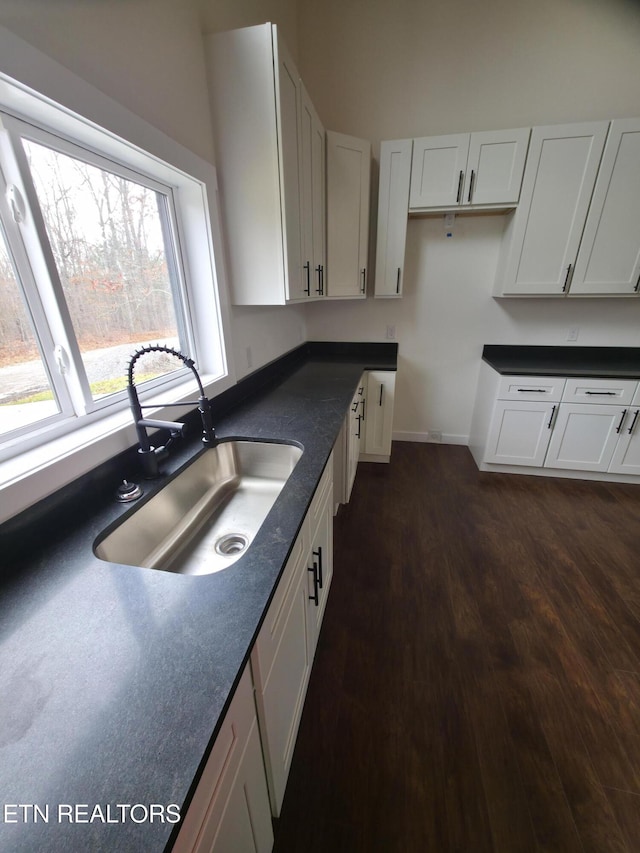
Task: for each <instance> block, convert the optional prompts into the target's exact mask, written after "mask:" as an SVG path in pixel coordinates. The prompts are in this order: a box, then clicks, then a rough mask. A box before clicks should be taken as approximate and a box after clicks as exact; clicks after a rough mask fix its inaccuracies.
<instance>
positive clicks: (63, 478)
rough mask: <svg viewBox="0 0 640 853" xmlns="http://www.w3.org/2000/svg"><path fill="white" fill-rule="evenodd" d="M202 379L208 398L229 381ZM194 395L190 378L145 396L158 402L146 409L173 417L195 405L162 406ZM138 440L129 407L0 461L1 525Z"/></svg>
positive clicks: (148, 402) (150, 413) (165, 417)
mask: <svg viewBox="0 0 640 853" xmlns="http://www.w3.org/2000/svg"><path fill="white" fill-rule="evenodd" d="M201 379H202V383H203V386H204V390H205V393H206V394H207V396H208V397H209V398H211V397H212V396H213V395H214V394H219V393H220V392H221V391H223V390H224V389H225V388H226V387H228V386H229V385H231V384H232V382H231V381H230V380H229V377H225V378H223V379H221V378H220V377H213V376H207V375H204V376H202V377H201ZM198 393H199V392H198V389H197V386H196V383H195V381H193V380H192V379H189V380H187V381H185V382H182V383H180V384H179V385H176V386H174V387H173V388H172V389H171V394H170V395H169V394H168V393H167V391H166V390H165V391H163V392H160V393H158V394H157V395H156V396H155V397H152V398H145V400H144V404H145V406H147V405H152V406H156V405H157V408H154V409H149V410H145V415H148V416H149V417H158V418H161V419H163V420H176V419H177V418H178V417H180V416H181V415H184V414H186V413H187V412H188V411H190V410H191V409H193V408H194V407H193V406H188V405H187V406H185V408H184V409H180V408H178V409H176V408H174V407H172V408H164V409H163V405H162V404H163V403H169V402H180V401H181V400H194V399H197V397H198ZM136 443H137V436H136V431H135V427H134V425H133V421H132V417H131V411H130V409H129V407H128V406H127V407H126V408H124V409H120V410H118V411H117V412H114V413H113V414H111V415H107V416H105V417H103V418H100V420H97V421H94V422H93V423H90V424H87V425H85V426H82V427H80V428H78V429H75V430H73V431H72V432H69V433H67V434H66V435H63V436H59V437H57V438H55V439H52V440H49V441H43V443H42V444H40V445H39V446H38V447H34V448H31V449H30V450H27V451H25V452H24V453H21V454H19V455H17V456H14V457H12V458H11V459H7V460H4V461H3V462H1V463H0V524H2V523H3V522H5V521H7V520H8V519H9V518H12V517H13V516H15V515H17V514H18V513H19V512H22V511H23V510H25V509H27V508H28V507H30V506H32V505H33V504H35V503H37V502H38V501H39V500H42V499H43V498H46V497H47V496H48V495H50V494H52V493H53V492H55V491H57V490H58V489H60V488H62V487H63V486H66V485H67V484H68V483H71V482H72V481H73V480H75V479H77V478H78V477H80V476H82V475H83V474H86V473H87V472H88V471H90V470H91V469H93V468H95V467H97V466H98V465H100V464H101V463H102V462H106V461H107V460H108V459H111V458H112V457H113V456H116V455H117V454H118V453H121V452H123V451H125V450H127V449H128V448H130V447H133V446H134V445H135V444H136Z"/></svg>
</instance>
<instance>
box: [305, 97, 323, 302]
mask: <svg viewBox="0 0 640 853" xmlns="http://www.w3.org/2000/svg"><path fill="white" fill-rule="evenodd" d="M301 95H302V101H301V132H300V143H301V155H300V165H301V176H300V184H301V191H302V195H301V210H302V289H303V291H304V293H305V295H306V296H313V297H319V296H323V295H324V283H323V279H324V268H325V265H326V258H325V243H326V240H325V143H324V127H323V126H322V122H321V121H320V119H319V117H318V114H317V112H316V111H315V109H314V106H313V104H312V103H311V99H310V98H309V95H308V94H307V91H306V89H305V88H304V85H303V84H301Z"/></svg>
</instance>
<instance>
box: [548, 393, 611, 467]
mask: <svg viewBox="0 0 640 853" xmlns="http://www.w3.org/2000/svg"><path fill="white" fill-rule="evenodd" d="M626 415H627V409H626V408H625V407H622V406H616V405H606V404H600V403H562V405H561V406H560V411H559V413H558V418H557V421H556V423H555V426H554V428H553V435H552V436H551V441H550V443H549V450H548V452H547V458H546V461H545V467H547V468H568V469H572V470H575V471H606V470H607V469H608V468H609V464H610V462H611V459H612V456H613V451H614V448H615V446H616V443H617V441H618V435H619V434H620V432H621V430H622V425H623V423H624V420H625V417H626Z"/></svg>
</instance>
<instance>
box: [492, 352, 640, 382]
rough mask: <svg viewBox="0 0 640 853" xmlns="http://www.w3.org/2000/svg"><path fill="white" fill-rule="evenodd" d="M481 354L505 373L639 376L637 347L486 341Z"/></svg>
mask: <svg viewBox="0 0 640 853" xmlns="http://www.w3.org/2000/svg"><path fill="white" fill-rule="evenodd" d="M482 358H483V360H484V361H486V362H487V364H489V365H491V367H493V369H494V370H496V371H497V372H498V373H501V374H505V375H522V376H527V375H528V376H593V377H602V378H603V379H606V378H610V379H611V378H627V379H640V347H574V346H571V347H554V346H507V345H500V344H486V345H485V347H484V348H483V350H482Z"/></svg>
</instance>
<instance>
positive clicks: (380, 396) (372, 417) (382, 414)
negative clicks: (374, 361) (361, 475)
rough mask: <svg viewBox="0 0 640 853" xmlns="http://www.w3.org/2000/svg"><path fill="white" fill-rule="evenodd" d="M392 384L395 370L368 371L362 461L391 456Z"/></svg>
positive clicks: (394, 379) (387, 458)
mask: <svg viewBox="0 0 640 853" xmlns="http://www.w3.org/2000/svg"><path fill="white" fill-rule="evenodd" d="M395 387H396V374H395V371H393V370H369V371H368V373H367V402H366V419H365V422H364V448H363V449H362V450H361V452H360V459H361V460H362V461H363V462H388V461H389V459H390V457H391V439H392V433H393V405H394V397H395Z"/></svg>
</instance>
